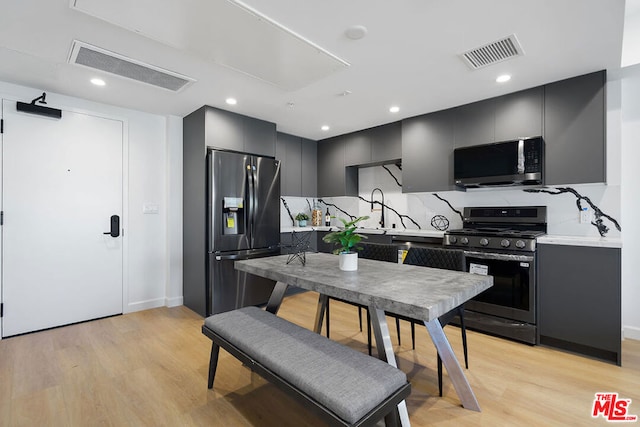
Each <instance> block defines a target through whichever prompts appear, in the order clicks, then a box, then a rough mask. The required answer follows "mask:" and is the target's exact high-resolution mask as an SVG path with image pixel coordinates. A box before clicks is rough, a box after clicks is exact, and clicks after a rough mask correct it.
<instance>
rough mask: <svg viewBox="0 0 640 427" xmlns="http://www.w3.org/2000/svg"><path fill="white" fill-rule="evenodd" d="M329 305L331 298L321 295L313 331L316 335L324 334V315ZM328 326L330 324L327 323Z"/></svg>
mask: <svg viewBox="0 0 640 427" xmlns="http://www.w3.org/2000/svg"><path fill="white" fill-rule="evenodd" d="M328 304H329V297H328V296H326V295H323V294H320V296H319V297H318V307H317V308H316V320H315V323H314V328H313V331H314V332H315V333H316V334H320V333H321V332H322V321H323V319H324V313H325V310H326V309H327V306H328ZM327 324H328V323H327Z"/></svg>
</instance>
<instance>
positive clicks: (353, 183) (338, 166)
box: [318, 136, 358, 197]
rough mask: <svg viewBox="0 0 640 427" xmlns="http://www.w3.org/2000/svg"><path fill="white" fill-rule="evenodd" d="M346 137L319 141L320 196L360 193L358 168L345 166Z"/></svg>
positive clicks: (354, 194)
mask: <svg viewBox="0 0 640 427" xmlns="http://www.w3.org/2000/svg"><path fill="white" fill-rule="evenodd" d="M345 139H346V138H345V137H344V136H338V137H334V138H329V139H324V140H322V141H318V197H331V196H357V195H358V169H357V168H356V167H346V166H345Z"/></svg>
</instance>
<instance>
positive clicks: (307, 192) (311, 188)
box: [300, 138, 318, 197]
mask: <svg viewBox="0 0 640 427" xmlns="http://www.w3.org/2000/svg"><path fill="white" fill-rule="evenodd" d="M300 143H301V148H302V162H301V165H302V167H301V173H302V179H301V184H302V189H301V193H300V195H301V196H302V197H316V196H317V195H318V143H317V142H316V141H312V140H310V139H306V138H300Z"/></svg>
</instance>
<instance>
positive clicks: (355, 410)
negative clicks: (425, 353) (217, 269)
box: [202, 307, 411, 426]
mask: <svg viewBox="0 0 640 427" xmlns="http://www.w3.org/2000/svg"><path fill="white" fill-rule="evenodd" d="M202 333H203V334H205V335H206V336H207V337H209V338H210V339H211V340H212V341H213V344H212V346H211V358H210V362H209V384H208V386H209V388H213V380H214V377H215V373H216V367H217V364H218V353H219V349H220V347H222V348H224V349H225V350H226V351H228V352H229V353H231V354H232V355H233V356H235V357H236V358H237V359H238V360H240V361H241V362H243V363H244V364H245V365H247V366H248V367H249V368H251V369H252V370H253V371H255V372H256V373H258V374H259V375H260V376H262V377H263V378H265V379H267V380H268V381H270V382H271V383H273V384H275V385H277V386H278V387H280V388H281V389H283V390H284V391H286V392H288V393H289V394H290V395H291V396H293V397H294V398H296V399H300V400H302V401H303V402H304V403H305V406H307V407H308V408H309V409H311V410H312V411H314V412H315V413H316V414H317V415H319V416H320V417H322V419H324V420H325V421H326V422H327V423H328V424H329V425H336V426H369V425H374V424H375V423H376V422H377V421H379V420H380V419H381V418H382V417H384V416H386V415H387V414H392V415H391V416H390V417H389V418H388V419H389V420H391V419H392V418H394V417H395V414H394V412H393V411H394V409H395V407H396V406H397V405H398V403H400V402H401V401H403V400H404V399H405V398H406V397H407V396H408V395H409V393H410V391H411V386H410V384H409V383H408V382H407V377H406V375H405V374H404V373H403V372H402V371H400V370H399V369H397V368H394V367H393V366H391V365H389V364H388V363H385V362H383V361H381V360H379V359H376V358H373V357H370V356H367V355H366V354H363V353H360V352H358V351H356V350H354V349H351V348H349V347H346V346H344V345H342V344H340V343H337V342H335V341H331V340H329V339H327V338H325V337H323V336H322V335H319V334H316V333H314V332H312V331H310V330H308V329H305V328H302V327H300V326H298V325H295V324H293V323H291V322H289V321H287V320H285V319H283V318H281V317H277V316H275V315H274V314H272V313H269V312H267V311H264V310H261V309H259V308H257V307H245V308H241V309H238V310H234V311H229V312H226V313H220V314H214V315H213V316H210V317H208V318H206V319H205V322H204V325H203V327H202Z"/></svg>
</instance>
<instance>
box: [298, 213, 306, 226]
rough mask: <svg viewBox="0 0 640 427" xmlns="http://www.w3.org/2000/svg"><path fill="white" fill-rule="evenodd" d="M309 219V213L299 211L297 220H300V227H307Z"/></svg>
mask: <svg viewBox="0 0 640 427" xmlns="http://www.w3.org/2000/svg"><path fill="white" fill-rule="evenodd" d="M308 219H309V215H307V214H306V213H304V212H299V213H298V215H296V221H298V226H299V227H306V226H307V220H308Z"/></svg>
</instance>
